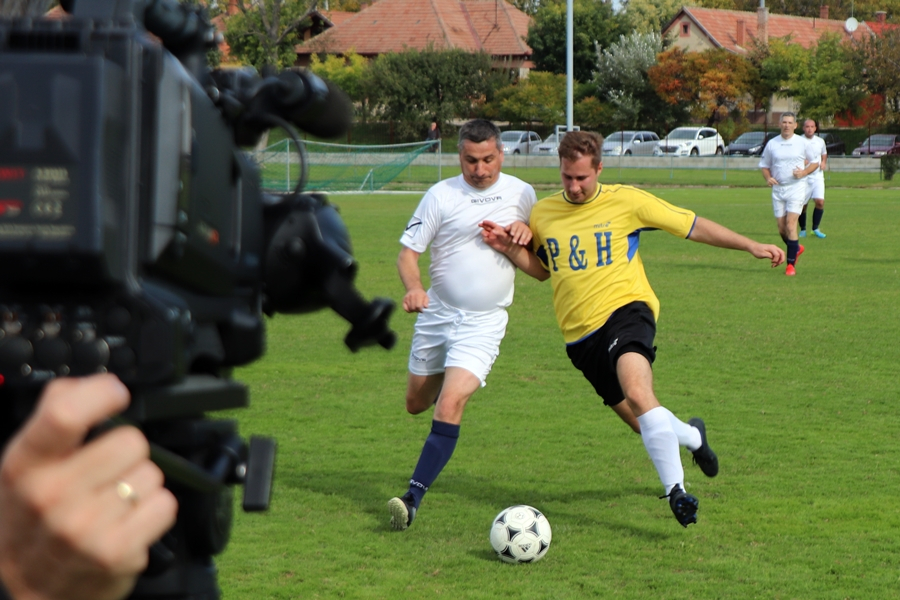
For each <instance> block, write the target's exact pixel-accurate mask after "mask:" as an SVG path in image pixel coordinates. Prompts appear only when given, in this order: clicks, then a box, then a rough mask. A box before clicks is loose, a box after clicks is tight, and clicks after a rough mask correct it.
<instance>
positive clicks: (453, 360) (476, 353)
mask: <svg viewBox="0 0 900 600" xmlns="http://www.w3.org/2000/svg"><path fill="white" fill-rule="evenodd" d="M508 321H509V315H508V314H507V313H506V310H504V309H502V308H498V309H497V310H492V311H489V312H467V311H463V310H460V309H458V308H454V307H452V306H447V305H446V304H443V303H441V301H440V300H438V299H437V297H435V295H434V294H432V293H431V290H429V291H428V308H427V309H425V310H424V311H423V312H421V313H419V316H418V318H417V319H416V328H415V331H414V332H413V339H412V347H411V349H410V352H409V372H410V373H412V374H413V375H435V374H437V373H443V372H444V371H445V370H446V369H447V367H461V368H463V369H466V370H467V371H469V372H471V373H472V374H474V375H475V376H476V377H478V379H479V380H481V386H482V387H484V385H485V379H487V376H488V373H490V372H491V367H492V366H494V361H495V360H497V356H498V355H499V354H500V341H501V340H502V339H503V336H505V335H506V323H507V322H508Z"/></svg>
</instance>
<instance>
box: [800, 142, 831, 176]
mask: <svg viewBox="0 0 900 600" xmlns="http://www.w3.org/2000/svg"><path fill="white" fill-rule="evenodd" d="M803 139H804V140H805V141H806V145H807V146H809V147H810V148H812V152H813V154H815V155H816V156H818V157H819V168H818V169H816V170H815V171H813V172H812V173H810V174H809V176H810V177H813V178H815V179H823V180H824V179H825V173H823V172H822V162H821V161H822V157H823V156H827V155H828V148H826V147H825V140H823V139H822V138H820V137H819V136H817V135H814V136H812V137H811V138H808V137H806V136H805V135H804V136H803Z"/></svg>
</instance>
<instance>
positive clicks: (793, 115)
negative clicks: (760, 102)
mask: <svg viewBox="0 0 900 600" xmlns="http://www.w3.org/2000/svg"><path fill="white" fill-rule="evenodd" d="M785 117H793V118H794V122H795V123H796V122H797V115H795V114H794V113H792V112H791V111H787V112H783V113H781V118H782V119H783V118H785Z"/></svg>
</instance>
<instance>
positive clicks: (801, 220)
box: [797, 210, 816, 231]
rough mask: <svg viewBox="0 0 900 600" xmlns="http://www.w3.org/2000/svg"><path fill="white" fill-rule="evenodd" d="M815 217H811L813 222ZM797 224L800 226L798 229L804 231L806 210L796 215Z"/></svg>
mask: <svg viewBox="0 0 900 600" xmlns="http://www.w3.org/2000/svg"><path fill="white" fill-rule="evenodd" d="M815 221H816V219H815V217H813V223H815ZM797 225H799V226H800V231H806V211H805V210H804V211H803V212H802V213H800V216H799V217H797ZM813 229H815V227H813Z"/></svg>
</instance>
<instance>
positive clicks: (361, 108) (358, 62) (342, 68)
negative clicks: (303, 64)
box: [309, 50, 369, 121]
mask: <svg viewBox="0 0 900 600" xmlns="http://www.w3.org/2000/svg"><path fill="white" fill-rule="evenodd" d="M368 66H369V61H367V60H366V59H365V58H364V57H362V56H360V55H359V54H357V53H356V52H353V51H352V50H351V51H350V52H348V53H347V54H346V55H345V56H344V57H338V56H334V55H329V56H327V57H326V58H325V60H324V61H322V60H320V59H319V57H318V56H317V55H315V54H313V55H312V60H311V61H310V65H309V70H310V71H312V72H313V73H315V74H316V75H318V76H319V77H322V78H324V79H327V80H328V81H330V82H332V83H334V84H335V85H336V86H338V87H339V88H341V89H342V90H343V91H344V92H345V93H346V94H347V95H348V96H349V97H350V99H351V100H353V103H354V104H355V105H356V107H357V108H358V112H359V116H360V117H362V120H363V121H365V120H366V119H367V117H368V116H369V110H368V108H369V104H368V98H367V97H366V87H365V86H366V76H367V75H366V70H367V69H368Z"/></svg>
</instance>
